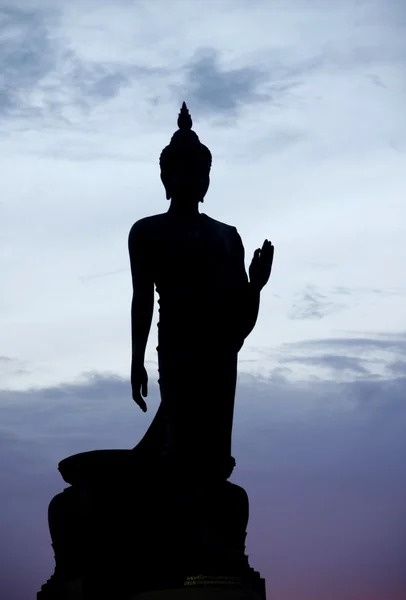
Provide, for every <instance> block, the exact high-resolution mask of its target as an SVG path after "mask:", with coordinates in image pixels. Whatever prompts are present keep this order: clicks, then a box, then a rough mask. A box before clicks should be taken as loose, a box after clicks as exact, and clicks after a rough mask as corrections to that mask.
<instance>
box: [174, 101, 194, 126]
mask: <svg viewBox="0 0 406 600" xmlns="http://www.w3.org/2000/svg"><path fill="white" fill-rule="evenodd" d="M192 125H193V121H192V117H191V116H190V112H189V111H188V107H187V106H186V102H183V104H182V107H181V109H180V113H179V116H178V127H179V129H183V130H185V129H189V130H190V129H192Z"/></svg>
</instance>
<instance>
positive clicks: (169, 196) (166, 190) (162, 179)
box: [161, 172, 171, 200]
mask: <svg viewBox="0 0 406 600" xmlns="http://www.w3.org/2000/svg"><path fill="white" fill-rule="evenodd" d="M161 181H162V183H163V186H164V188H165V195H166V199H167V200H170V199H171V195H170V193H169V189H168V182H167V181H165V177H163V176H162V172H161Z"/></svg>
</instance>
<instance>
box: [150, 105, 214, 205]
mask: <svg viewBox="0 0 406 600" xmlns="http://www.w3.org/2000/svg"><path fill="white" fill-rule="evenodd" d="M192 125H193V123H192V118H191V116H190V113H189V111H188V109H187V106H186V104H185V102H184V103H183V104H182V108H181V110H180V113H179V117H178V127H179V129H178V130H177V131H175V133H174V134H173V136H172V139H171V141H170V143H169V145H168V146H166V147H165V148H164V149H163V151H162V153H161V156H160V158H159V164H160V168H161V181H162V183H163V185H164V187H165V191H166V198H167V199H168V200H175V201H177V202H188V203H189V202H203V199H204V197H205V195H206V193H207V190H208V188H209V185H210V169H211V162H212V156H211V152H210V150H209V149H208V148H207V147H206V146H205V145H204V144H202V143H201V142H200V140H199V138H198V136H197V134H196V133H195V132H194V131H192Z"/></svg>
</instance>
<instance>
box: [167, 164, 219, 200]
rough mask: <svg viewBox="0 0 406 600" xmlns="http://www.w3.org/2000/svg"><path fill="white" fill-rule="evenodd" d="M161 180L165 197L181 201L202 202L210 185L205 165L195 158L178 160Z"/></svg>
mask: <svg viewBox="0 0 406 600" xmlns="http://www.w3.org/2000/svg"><path fill="white" fill-rule="evenodd" d="M161 179H162V182H163V184H164V186H165V189H166V197H167V198H168V199H173V200H176V201H181V202H188V203H189V202H193V203H195V202H203V198H204V197H205V195H206V193H207V190H208V188H209V185H210V176H209V171H208V169H207V167H206V166H205V165H204V164H201V163H198V162H196V161H195V160H188V159H187V158H185V159H184V160H182V161H178V162H177V163H176V164H175V165H174V166H173V168H172V170H171V172H170V174H168V177H167V178H165V180H164V179H163V178H162V175H161Z"/></svg>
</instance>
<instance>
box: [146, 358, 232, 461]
mask: <svg viewBox="0 0 406 600" xmlns="http://www.w3.org/2000/svg"><path fill="white" fill-rule="evenodd" d="M171 350H172V351H171V352H170V353H169V352H168V353H164V352H161V353H159V355H158V357H159V372H160V391H161V398H162V403H161V407H160V408H162V411H163V413H164V418H165V425H166V453H167V454H172V453H175V454H177V455H180V456H182V457H186V456H190V457H192V458H194V457H196V458H197V457H199V459H207V462H210V463H213V466H214V465H215V464H216V463H217V464H219V463H221V462H222V461H223V462H227V461H228V462H229V461H230V458H231V436H232V424H233V415H234V398H235V388H236V380H237V354H235V353H225V352H223V353H221V352H216V351H215V350H213V351H212V352H211V353H209V352H205V353H204V354H203V353H202V352H201V350H200V349H199V350H198V351H196V349H195V348H187V349H186V351H185V349H184V348H182V349H181V350H178V351H176V349H173V348H172V349H171Z"/></svg>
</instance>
